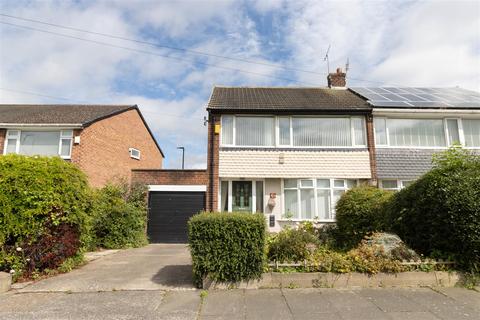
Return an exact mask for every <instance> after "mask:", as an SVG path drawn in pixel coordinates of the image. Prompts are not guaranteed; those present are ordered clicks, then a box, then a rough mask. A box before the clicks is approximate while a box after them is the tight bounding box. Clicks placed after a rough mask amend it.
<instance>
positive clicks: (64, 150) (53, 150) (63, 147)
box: [4, 130, 73, 159]
mask: <svg viewBox="0 0 480 320" xmlns="http://www.w3.org/2000/svg"><path fill="white" fill-rule="evenodd" d="M72 139H73V131H72V130H61V131H33V130H8V131H7V136H6V140H7V141H6V144H5V150H4V153H5V154H9V153H18V154H23V155H27V156H32V155H40V156H61V157H62V158H64V159H70V157H71V149H72Z"/></svg>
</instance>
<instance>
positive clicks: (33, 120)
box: [0, 105, 164, 187]
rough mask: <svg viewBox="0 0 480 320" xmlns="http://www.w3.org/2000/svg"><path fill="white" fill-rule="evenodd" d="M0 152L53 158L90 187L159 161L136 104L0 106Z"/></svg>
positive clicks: (155, 165) (154, 166)
mask: <svg viewBox="0 0 480 320" xmlns="http://www.w3.org/2000/svg"><path fill="white" fill-rule="evenodd" d="M0 150H1V151H2V152H3V154H9V153H17V154H24V155H42V156H59V157H61V158H63V159H65V161H71V162H72V163H75V164H76V165H78V166H79V167H80V169H82V170H83V171H84V172H85V173H86V174H87V176H88V179H89V182H90V184H91V185H92V186H94V187H101V186H103V185H104V184H105V183H107V182H109V181H113V180H115V179H118V178H120V179H127V181H129V180H130V179H131V172H132V169H136V168H144V169H160V168H162V161H163V158H164V155H163V152H162V150H161V148H160V146H159V145H158V143H157V141H156V140H155V138H154V136H153V134H152V132H151V130H150V129H149V127H148V125H147V123H146V122H145V119H144V118H143V116H142V114H141V112H140V110H139V108H138V106H136V105H0Z"/></svg>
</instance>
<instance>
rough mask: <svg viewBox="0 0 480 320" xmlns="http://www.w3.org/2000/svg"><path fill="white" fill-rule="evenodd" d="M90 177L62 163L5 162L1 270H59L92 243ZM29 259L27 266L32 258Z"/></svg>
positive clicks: (0, 175) (0, 196) (0, 193)
mask: <svg viewBox="0 0 480 320" xmlns="http://www.w3.org/2000/svg"><path fill="white" fill-rule="evenodd" d="M89 194H90V193H89V188H88V184H87V180H86V177H85V175H84V174H83V173H82V172H81V171H80V170H79V169H78V168H77V167H76V166H74V165H73V164H71V163H69V162H66V161H64V160H62V159H60V158H58V157H37V156H35V157H25V156H20V155H5V156H1V157H0V270H2V269H3V270H4V271H9V270H8V269H9V268H12V269H13V270H15V271H16V272H25V273H27V274H28V273H31V272H33V271H34V270H36V269H38V270H43V269H46V268H55V267H58V266H59V265H60V264H61V263H63V261H65V259H67V258H68V257H70V256H73V255H74V254H76V253H77V251H78V250H79V248H80V246H81V244H82V243H86V242H88V232H87V231H88V230H87V229H88V228H87V225H88V223H87V221H88V215H87V210H88V208H89V205H90V203H89ZM25 257H28V260H27V258H25Z"/></svg>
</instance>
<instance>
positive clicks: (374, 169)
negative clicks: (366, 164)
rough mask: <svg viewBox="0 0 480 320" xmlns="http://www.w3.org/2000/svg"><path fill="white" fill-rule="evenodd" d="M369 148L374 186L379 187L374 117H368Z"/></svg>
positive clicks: (369, 115)
mask: <svg viewBox="0 0 480 320" xmlns="http://www.w3.org/2000/svg"><path fill="white" fill-rule="evenodd" d="M367 146H368V154H369V156H370V170H371V172H372V180H371V183H372V185H374V186H376V185H378V181H377V161H376V159H375V137H374V130H373V116H372V115H371V114H368V115H367Z"/></svg>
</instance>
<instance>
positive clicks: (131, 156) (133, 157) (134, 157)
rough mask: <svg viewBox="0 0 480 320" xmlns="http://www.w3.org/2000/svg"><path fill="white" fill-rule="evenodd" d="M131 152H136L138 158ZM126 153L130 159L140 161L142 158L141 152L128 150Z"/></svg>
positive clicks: (133, 149) (132, 149)
mask: <svg viewBox="0 0 480 320" xmlns="http://www.w3.org/2000/svg"><path fill="white" fill-rule="evenodd" d="M133 152H137V153H138V156H135V155H133ZM128 153H129V154H130V158H132V159H135V160H140V159H141V157H142V152H141V151H140V150H139V149H136V148H128Z"/></svg>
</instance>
